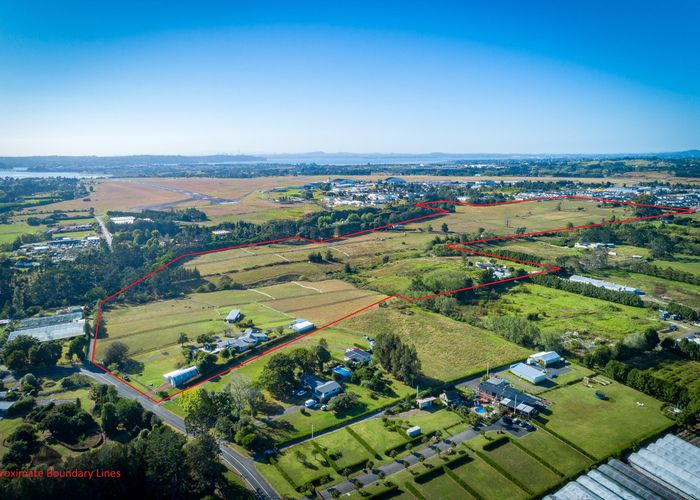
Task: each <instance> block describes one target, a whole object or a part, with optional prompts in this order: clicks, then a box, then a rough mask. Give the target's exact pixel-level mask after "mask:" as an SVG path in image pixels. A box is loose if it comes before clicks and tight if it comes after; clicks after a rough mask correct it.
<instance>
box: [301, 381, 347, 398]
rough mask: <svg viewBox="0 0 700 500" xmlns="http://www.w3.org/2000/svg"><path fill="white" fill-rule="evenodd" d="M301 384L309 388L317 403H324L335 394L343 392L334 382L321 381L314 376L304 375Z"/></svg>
mask: <svg viewBox="0 0 700 500" xmlns="http://www.w3.org/2000/svg"><path fill="white" fill-rule="evenodd" d="M301 382H302V383H303V384H304V385H305V386H306V387H308V388H309V390H310V391H311V392H312V393H313V395H314V396H316V397H317V398H318V400H319V401H321V402H322V403H325V402H326V401H328V400H329V399H330V398H332V397H333V396H335V395H336V394H340V393H341V392H343V387H342V386H341V385H340V384H339V383H338V382H336V381H334V380H328V381H326V380H323V379H322V378H320V377H316V376H315V375H304V376H302V377H301Z"/></svg>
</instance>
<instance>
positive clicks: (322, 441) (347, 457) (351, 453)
mask: <svg viewBox="0 0 700 500" xmlns="http://www.w3.org/2000/svg"><path fill="white" fill-rule="evenodd" d="M314 442H315V443H316V444H317V445H319V446H321V447H323V448H324V449H326V450H327V451H328V452H329V453H331V454H333V453H336V454H338V453H339V454H340V456H339V457H338V458H334V461H335V463H336V465H337V466H338V467H339V468H340V469H341V470H342V469H345V468H346V467H348V466H350V465H354V464H356V463H357V462H360V461H361V460H367V459H370V458H371V459H374V457H373V456H371V455H370V453H369V451H367V450H366V449H365V448H364V447H363V446H362V445H361V444H360V442H359V441H358V440H357V439H355V438H354V437H352V436H351V435H350V433H349V432H347V431H346V430H345V429H340V430H338V431H336V432H331V433H329V434H324V435H323V436H321V437H319V438H316V439H314Z"/></svg>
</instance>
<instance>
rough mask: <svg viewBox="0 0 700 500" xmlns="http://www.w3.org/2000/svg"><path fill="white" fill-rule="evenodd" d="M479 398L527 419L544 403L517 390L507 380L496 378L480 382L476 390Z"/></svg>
mask: <svg viewBox="0 0 700 500" xmlns="http://www.w3.org/2000/svg"><path fill="white" fill-rule="evenodd" d="M478 394H479V398H480V399H483V400H486V401H488V402H490V403H497V404H500V405H502V406H505V407H506V408H508V409H510V410H511V411H513V412H514V413H520V414H521V415H525V416H527V417H528V418H529V417H532V416H534V415H535V414H537V412H538V411H540V410H542V409H543V408H544V407H545V404H544V401H542V400H541V399H539V398H537V397H535V396H532V395H530V394H528V393H526V392H522V391H519V390H517V389H516V388H515V387H513V386H512V385H510V384H509V383H508V381H507V380H504V379H500V378H497V377H491V378H490V379H488V380H486V381H484V382H481V383H480V384H479V388H478Z"/></svg>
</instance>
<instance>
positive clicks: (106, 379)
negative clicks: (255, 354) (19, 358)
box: [36, 361, 279, 499]
mask: <svg viewBox="0 0 700 500" xmlns="http://www.w3.org/2000/svg"><path fill="white" fill-rule="evenodd" d="M78 371H79V372H80V373H82V374H84V375H86V376H88V377H90V378H91V379H93V380H95V381H96V382H98V383H100V384H104V385H113V386H114V387H116V389H117V393H118V394H119V395H120V396H122V397H125V398H128V399H134V400H136V401H138V402H139V403H140V404H141V405H142V406H143V407H144V408H145V409H146V410H148V411H151V412H153V413H155V414H156V415H158V417H159V418H160V419H161V420H162V421H163V422H164V423H166V424H168V425H169V426H171V427H173V428H174V429H176V430H178V431H180V432H182V433H183V434H187V430H186V429H185V421H184V419H183V418H182V417H180V416H179V415H175V414H174V413H172V412H170V411H168V410H166V409H165V408H163V407H161V406H160V405H158V404H156V403H154V402H153V401H151V400H150V399H148V398H146V397H145V396H143V395H142V394H141V393H139V392H138V391H136V390H134V389H132V388H131V387H129V386H128V385H126V384H122V383H119V382H118V381H117V380H116V379H114V378H113V377H111V376H110V375H108V374H107V373H105V372H103V371H102V370H101V369H99V368H98V367H96V366H95V365H93V364H91V363H89V362H87V361H86V362H85V363H84V364H82V365H80V366H79V367H78ZM73 372H75V368H64V367H57V368H55V369H52V370H44V371H40V372H36V375H42V374H44V375H46V374H51V373H54V374H55V373H65V375H69V374H70V373H73ZM221 458H222V460H223V461H224V462H225V463H226V465H228V466H229V467H230V468H231V469H233V470H234V471H236V472H237V473H238V474H239V475H240V476H241V477H242V478H243V480H244V481H245V482H246V483H247V484H248V485H249V486H250V487H251V488H252V489H253V491H254V492H255V493H256V497H257V498H266V499H267V498H269V499H278V498H279V495H278V494H277V493H276V492H275V490H274V489H272V487H271V486H270V484H269V483H268V482H267V481H266V480H265V478H263V477H262V476H261V475H260V473H259V472H258V471H257V469H256V468H255V461H254V460H253V459H252V458H249V457H246V456H244V455H242V454H241V453H239V452H237V451H236V450H234V449H232V448H230V447H229V446H227V445H226V444H224V443H221Z"/></svg>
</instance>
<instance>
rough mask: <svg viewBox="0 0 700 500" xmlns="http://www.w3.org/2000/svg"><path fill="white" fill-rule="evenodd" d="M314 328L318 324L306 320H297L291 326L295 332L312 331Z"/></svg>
mask: <svg viewBox="0 0 700 500" xmlns="http://www.w3.org/2000/svg"><path fill="white" fill-rule="evenodd" d="M314 328H316V325H314V324H313V323H312V322H311V321H306V320H301V321H299V322H295V323H293V324H292V326H291V329H292V331H293V332H294V333H304V332H310V331H311V330H313V329H314Z"/></svg>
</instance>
